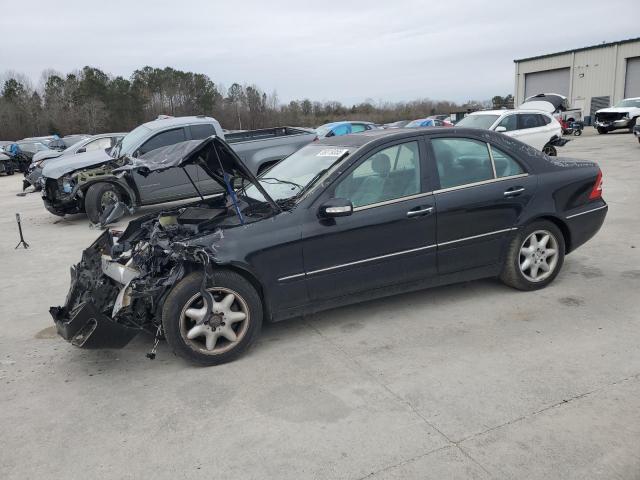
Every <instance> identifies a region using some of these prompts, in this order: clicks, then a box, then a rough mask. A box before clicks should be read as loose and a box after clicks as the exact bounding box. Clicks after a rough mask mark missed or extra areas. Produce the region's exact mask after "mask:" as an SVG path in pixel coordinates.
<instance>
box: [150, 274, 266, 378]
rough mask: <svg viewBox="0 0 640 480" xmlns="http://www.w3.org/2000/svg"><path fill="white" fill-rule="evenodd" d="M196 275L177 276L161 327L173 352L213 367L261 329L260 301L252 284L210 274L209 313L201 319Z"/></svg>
mask: <svg viewBox="0 0 640 480" xmlns="http://www.w3.org/2000/svg"><path fill="white" fill-rule="evenodd" d="M202 275H203V274H202V272H194V273H191V274H189V275H187V276H186V277H185V278H183V279H182V280H181V281H180V282H179V283H178V284H177V285H176V286H175V287H174V288H173V290H172V291H171V292H170V293H169V295H168V296H167V299H166V300H165V302H164V305H163V308H162V325H163V328H164V334H165V336H166V338H167V343H168V344H169V346H170V347H171V348H172V349H173V352H174V353H175V354H176V355H178V356H180V357H182V358H184V359H186V360H189V361H190V362H193V363H196V364H199V365H206V366H209V365H219V364H222V363H226V362H230V361H232V360H235V359H236V358H237V357H239V356H240V355H241V354H242V353H244V351H246V350H247V349H248V348H249V347H250V346H251V344H252V343H253V342H254V341H255V340H256V338H257V337H258V336H259V334H260V330H261V328H262V317H263V313H262V300H261V299H260V296H259V294H258V292H257V291H256V289H255V288H254V287H253V285H252V284H251V283H250V282H249V281H247V280H246V279H245V278H244V277H243V276H241V275H239V274H237V273H235V272H232V271H230V270H218V271H215V272H214V281H213V284H214V286H211V287H209V288H208V291H210V292H211V293H212V295H213V296H214V300H215V303H214V308H213V315H212V316H211V318H210V319H209V320H207V321H206V323H200V322H201V320H202V319H203V318H204V317H205V315H206V308H205V302H204V300H203V298H202V295H201V294H200V288H201V286H202Z"/></svg>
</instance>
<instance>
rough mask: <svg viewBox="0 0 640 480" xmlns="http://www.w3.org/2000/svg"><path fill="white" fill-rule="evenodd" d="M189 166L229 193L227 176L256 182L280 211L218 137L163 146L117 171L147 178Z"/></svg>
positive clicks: (130, 160) (267, 196) (129, 159)
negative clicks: (198, 167) (155, 173)
mask: <svg viewBox="0 0 640 480" xmlns="http://www.w3.org/2000/svg"><path fill="white" fill-rule="evenodd" d="M186 165H198V166H200V167H201V168H202V169H203V170H204V171H205V172H206V173H207V175H209V176H210V177H211V178H212V179H213V180H215V181H216V182H217V183H218V184H219V185H220V186H221V187H222V188H223V190H225V191H226V190H227V184H226V177H225V176H227V177H230V178H229V179H228V180H229V181H230V182H233V181H234V180H236V179H243V180H245V181H246V182H249V183H252V184H254V185H255V186H256V187H257V188H258V190H259V191H260V192H261V193H262V195H263V196H264V198H265V199H267V201H268V202H269V203H270V204H271V205H272V206H273V207H275V208H276V209H279V207H277V205H276V203H275V202H274V201H273V200H272V199H271V198H270V197H269V195H268V194H267V192H265V191H264V189H263V188H262V186H261V185H260V182H258V180H257V179H256V177H255V176H254V175H253V173H251V171H250V170H249V168H247V166H246V165H245V164H244V163H243V162H242V160H241V159H240V157H239V156H238V155H237V154H236V153H235V152H234V151H233V150H232V149H231V147H229V145H228V144H227V143H226V142H224V141H222V140H221V139H219V138H218V137H216V136H215V135H214V136H211V137H209V138H205V139H204V140H188V141H186V142H181V143H176V144H174V145H169V146H166V147H161V148H158V149H156V150H152V151H151V152H148V153H145V154H144V155H142V156H141V157H138V158H132V157H127V164H125V165H123V166H122V167H119V168H116V169H114V172H116V173H117V172H121V171H132V170H138V172H139V173H140V174H141V175H146V174H148V173H151V172H160V171H162V170H167V169H169V168H179V167H183V166H186Z"/></svg>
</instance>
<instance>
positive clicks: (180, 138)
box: [138, 128, 186, 155]
mask: <svg viewBox="0 0 640 480" xmlns="http://www.w3.org/2000/svg"><path fill="white" fill-rule="evenodd" d="M185 140H186V137H185V135H184V129H183V128H174V129H173V130H167V131H166V132H162V133H159V134H157V135H156V136H154V137H151V138H150V139H149V140H147V141H146V142H145V143H144V144H143V145H142V146H141V147H140V148H139V149H138V151H139V155H144V154H145V153H148V152H150V151H152V150H155V149H157V148H161V147H167V146H169V145H175V144H176V143H180V142H184V141H185Z"/></svg>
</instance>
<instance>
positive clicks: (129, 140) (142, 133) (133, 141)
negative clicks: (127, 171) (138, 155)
mask: <svg viewBox="0 0 640 480" xmlns="http://www.w3.org/2000/svg"><path fill="white" fill-rule="evenodd" d="M150 131H151V129H149V128H147V127H145V126H144V125H140V126H139V127H137V128H134V129H133V130H131V131H130V132H129V133H127V134H126V135H125V136H124V137H123V138H122V140H120V141H119V142H118V143H117V145H116V146H115V147H113V150H112V152H111V156H112V157H113V158H118V157H120V156H122V155H128V154H131V153H133V151H134V149H135V148H136V147H138V146H139V145H140V140H142V139H143V138H144V137H146V136H147V135H148V134H149V132H150Z"/></svg>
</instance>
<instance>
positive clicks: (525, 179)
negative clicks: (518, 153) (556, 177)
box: [431, 137, 536, 274]
mask: <svg viewBox="0 0 640 480" xmlns="http://www.w3.org/2000/svg"><path fill="white" fill-rule="evenodd" d="M431 147H432V149H431V151H432V154H433V156H434V160H435V165H436V169H437V174H438V178H439V182H440V188H439V189H438V190H436V191H435V203H436V206H437V209H438V212H437V216H438V239H437V242H438V272H439V273H440V274H447V273H452V272H457V271H462V270H466V269H470V268H475V267H483V266H488V265H495V264H497V263H499V262H500V261H501V258H502V253H503V252H504V249H505V246H506V242H507V240H508V239H509V238H510V236H511V235H512V233H513V229H514V228H515V225H516V223H517V221H518V218H519V217H520V215H521V213H522V211H523V209H524V208H525V206H526V205H527V203H528V202H529V201H530V200H531V198H532V196H533V193H534V191H535V187H536V179H535V176H532V175H529V174H528V173H527V172H526V170H525V168H524V166H523V165H521V164H520V163H519V162H518V161H517V160H516V159H514V158H513V157H512V156H510V155H508V154H506V153H504V152H502V151H501V150H499V149H497V148H496V147H494V146H492V145H490V144H488V143H486V142H484V141H481V140H476V139H471V138H464V137H441V138H432V139H431Z"/></svg>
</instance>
